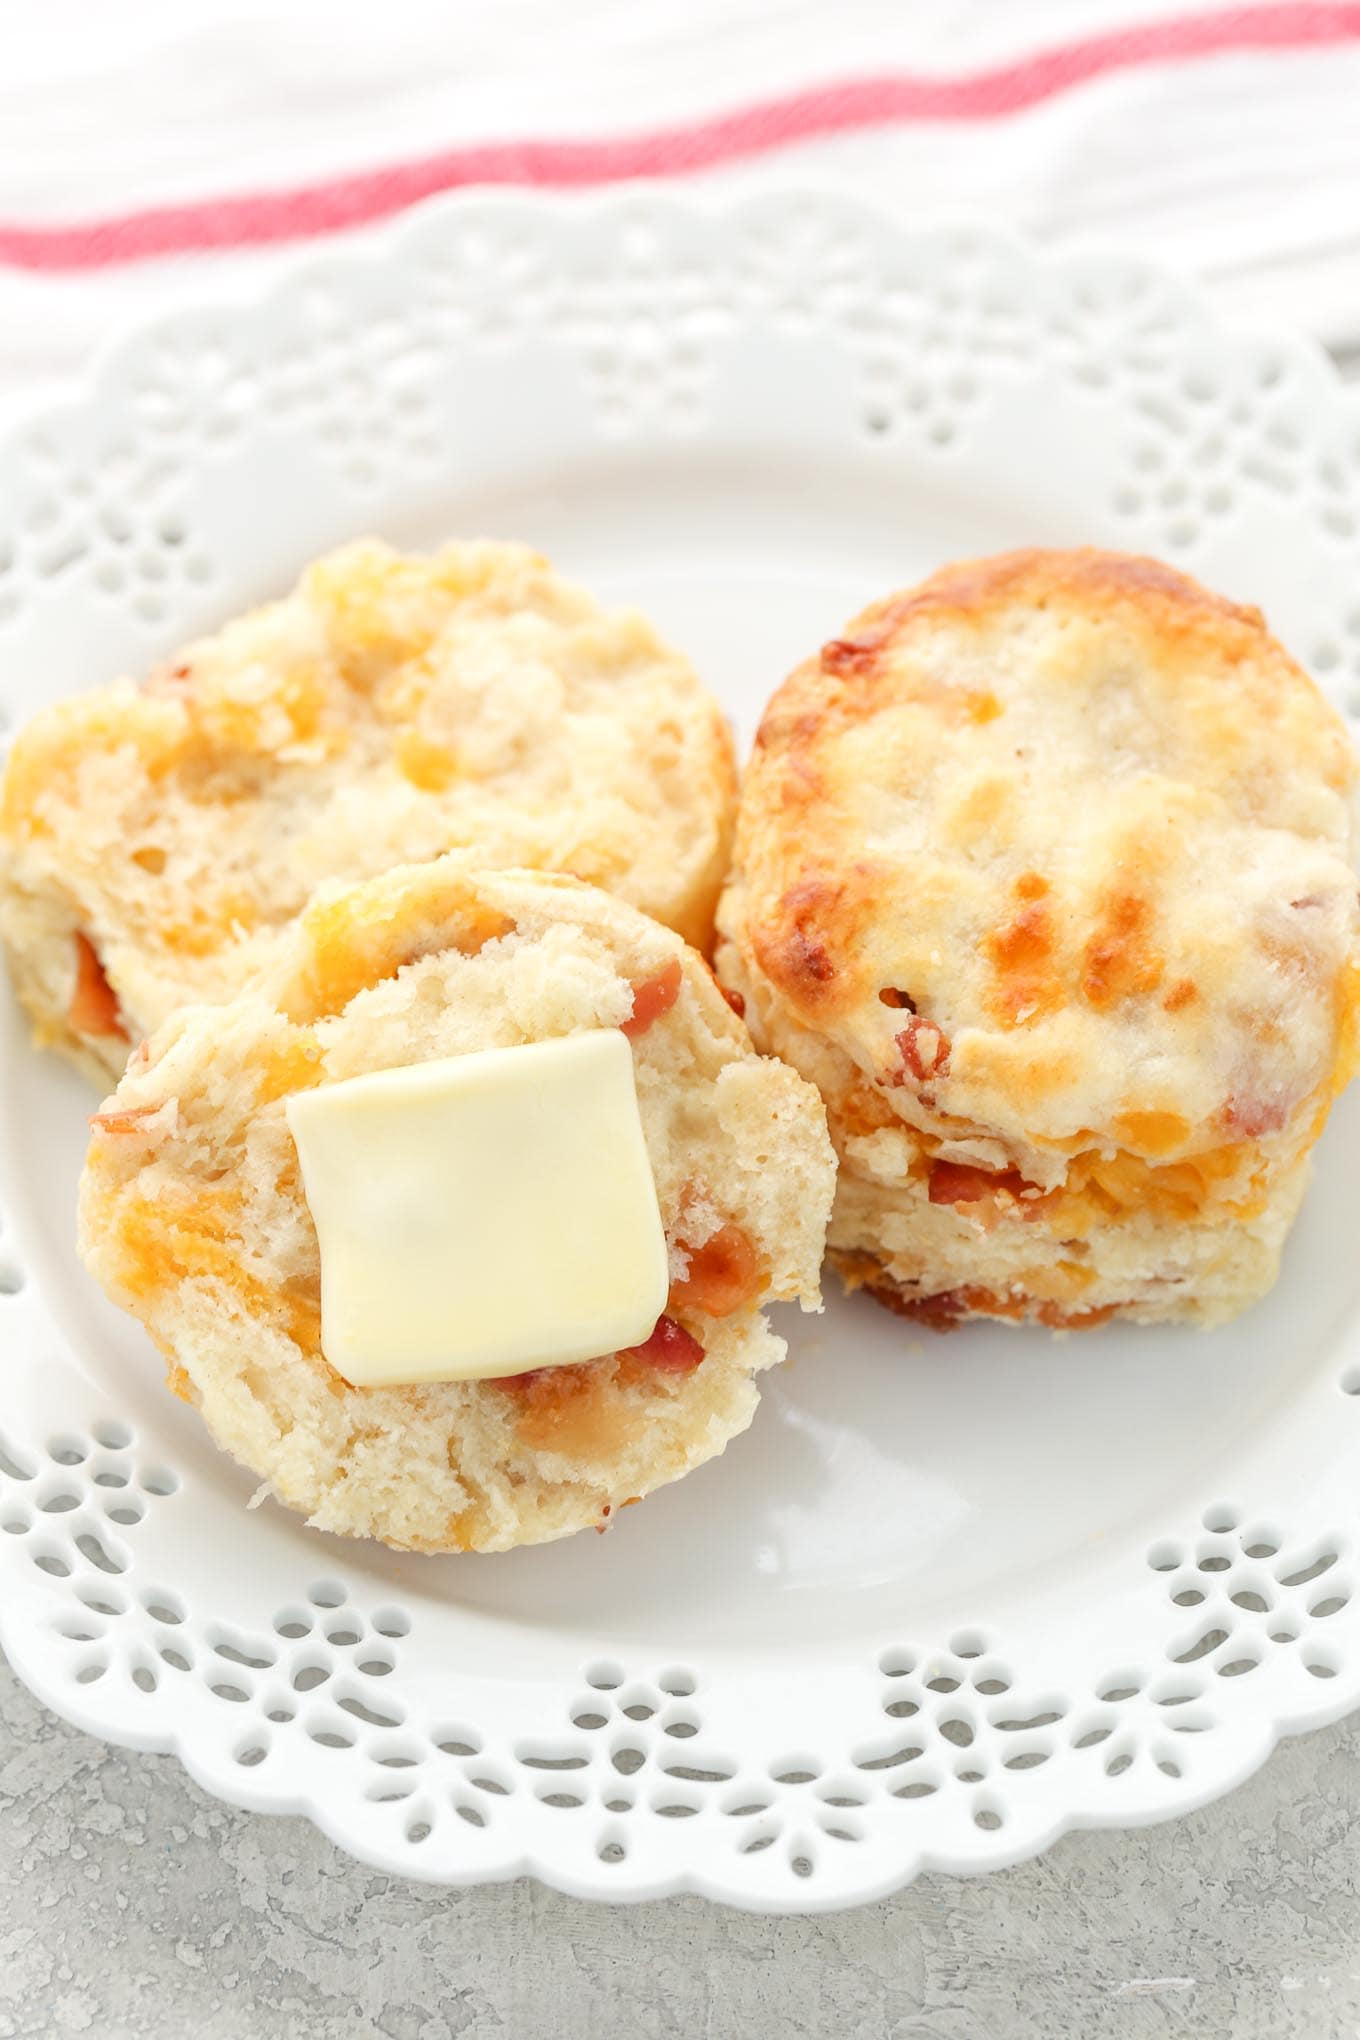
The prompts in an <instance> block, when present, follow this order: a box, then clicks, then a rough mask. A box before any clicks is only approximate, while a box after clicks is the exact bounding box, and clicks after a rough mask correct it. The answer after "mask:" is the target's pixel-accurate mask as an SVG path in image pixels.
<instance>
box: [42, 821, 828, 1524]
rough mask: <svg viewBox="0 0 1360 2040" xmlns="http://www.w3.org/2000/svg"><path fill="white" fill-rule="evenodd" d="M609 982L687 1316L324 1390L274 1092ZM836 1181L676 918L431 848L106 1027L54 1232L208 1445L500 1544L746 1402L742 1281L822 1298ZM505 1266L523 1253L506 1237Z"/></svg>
mask: <svg viewBox="0 0 1360 2040" xmlns="http://www.w3.org/2000/svg"><path fill="white" fill-rule="evenodd" d="M658 984H660V985H661V986H662V987H663V988H664V990H663V993H662V995H661V996H660V997H657V996H652V997H650V998H647V997H645V996H644V997H642V998H639V997H638V988H639V987H655V986H656V985H658ZM635 1006H636V1010H637V1013H638V1014H639V1015H641V1014H642V1013H643V1012H644V1011H646V1012H651V1013H652V1014H653V1015H654V1017H652V1018H651V1019H650V1021H649V1023H648V1024H647V1025H645V1026H644V1027H641V1028H638V1027H637V1026H636V1025H635V1026H634V1029H633V1031H632V1032H631V1033H630V1040H631V1045H632V1048H633V1054H634V1067H635V1072H636V1079H637V1089H638V1098H639V1105H640V1108H641V1114H642V1122H643V1129H644V1133H645V1137H646V1142H647V1149H648V1154H649V1156H650V1159H651V1163H652V1167H653V1171H654V1174H655V1178H656V1185H657V1192H658V1198H659V1202H660V1206H661V1212H662V1217H663V1221H664V1223H665V1227H666V1234H667V1241H668V1246H669V1249H670V1256H671V1270H672V1277H673V1286H672V1291H671V1302H670V1303H669V1305H668V1307H667V1312H668V1316H669V1317H670V1318H671V1319H672V1320H673V1322H674V1324H675V1325H677V1326H678V1327H680V1329H681V1331H682V1332H683V1333H685V1334H688V1338H680V1337H678V1336H670V1338H669V1344H668V1345H666V1346H665V1349H664V1350H663V1351H662V1352H661V1353H660V1355H659V1358H657V1357H655V1356H650V1357H649V1354H648V1350H647V1348H645V1347H644V1348H641V1349H638V1351H637V1352H636V1353H635V1354H632V1355H628V1354H624V1355H615V1354H609V1355H602V1356H601V1357H600V1359H598V1360H595V1361H590V1362H587V1363H585V1364H584V1365H581V1366H574V1367H566V1368H546V1369H541V1370H539V1371H538V1372H537V1373H536V1374H534V1375H532V1376H524V1377H520V1378H519V1379H518V1380H517V1381H513V1382H509V1383H497V1382H462V1383H454V1384H449V1385H440V1386H433V1387H421V1388H392V1389H355V1388H351V1387H350V1386H349V1385H348V1384H347V1383H346V1382H345V1381H343V1380H342V1379H341V1378H340V1376H339V1375H337V1374H336V1373H335V1372H334V1371H333V1370H332V1369H331V1368H330V1367H329V1366H328V1365H327V1363H326V1361H325V1359H324V1357H323V1354H322V1350H321V1326H320V1309H319V1296H320V1267H319V1260H318V1252H317V1242H316V1234H315V1231H314V1228H313V1225H312V1221H311V1217H310V1213H309V1211H308V1208H307V1204H306V1201H305V1198H304V1195H303V1191H302V1187H301V1182H300V1178H299V1170H298V1162H297V1153H296V1149H295V1147H294V1144H293V1140H292V1137H291V1135H290V1133H289V1130H288V1126H287V1122H286V1118H285V1110H284V1106H285V1100H286V1099H287V1098H288V1097H289V1096H290V1095H292V1094H293V1093H296V1092H297V1091H299V1090H302V1089H306V1088H311V1087H313V1086H315V1085H318V1084H325V1083H331V1082H335V1081H337V1080H339V1079H341V1078H345V1077H352V1076H357V1075H361V1074H363V1073H365V1072H367V1071H372V1070H381V1069H392V1068H396V1067H399V1066H402V1065H406V1064H410V1063H415V1062H421V1061H427V1060H430V1059H433V1058H438V1057H447V1056H457V1055H466V1054H470V1053H472V1052H474V1051H476V1050H480V1049H487V1048H503V1047H512V1046H514V1045H516V1044H518V1043H522V1042H531V1041H544V1040H549V1039H552V1038H556V1037H558V1036H562V1035H566V1034H571V1033H573V1032H576V1031H577V1030H579V1029H583V1028H595V1027H616V1026H623V1025H624V1023H625V1022H628V1021H629V1020H630V1018H632V1017H633V1016H634V1013H635ZM834 1178H835V1160H834V1156H833V1153H832V1149H831V1145H830V1141H829V1139H828V1137H827V1133H826V1126H825V1115H824V1113H823V1109H822V1105H821V1101H820V1099H819V1098H818V1097H817V1094H816V1092H815V1091H814V1090H813V1089H812V1087H811V1086H810V1085H808V1084H807V1083H805V1082H804V1081H803V1079H802V1078H800V1077H799V1076H798V1075H796V1073H795V1072H794V1071H793V1070H791V1069H789V1068H788V1067H787V1066H786V1065H785V1064H783V1063H780V1062H777V1061H774V1060H771V1059H765V1058H762V1057H760V1056H758V1055H757V1054H756V1053H755V1051H754V1050H753V1048H752V1046H751V1043H750V1039H749V1036H748V1035H747V1033H746V1030H745V1028H744V1027H743V1026H742V1024H741V1023H740V1021H738V1020H737V1019H736V1017H735V1015H734V1014H733V1013H732V1011H731V1010H730V1008H729V1006H728V1004H727V1003H726V1001H725V1000H724V998H723V997H722V995H721V993H720V991H719V990H718V988H717V985H716V983H715V981H714V979H713V976H712V973H711V972H710V971H709V969H708V966H707V965H706V964H705V963H704V961H703V959H702V958H701V957H700V956H698V955H697V954H696V953H695V952H694V951H693V950H692V949H689V948H687V947H686V946H685V945H684V943H682V942H681V940H680V939H679V937H678V936H676V935H675V934H673V933H672V932H670V931H669V930H668V929H665V928H662V927H661V926H660V925H659V924H657V923H655V922H653V921H650V920H648V919H646V918H645V917H644V916H643V915H641V914H639V913H637V912H636V911H635V910H634V909H632V908H630V907H628V906H626V905H624V904H623V903H621V902H620V901H618V900H615V899H613V898H611V897H609V896H607V895H606V894H604V893H603V892H601V891H599V890H598V889H596V888H593V887H588V886H584V885H581V884H579V883H578V882H576V881H574V880H572V879H570V878H566V877H558V876H554V875H552V874H547V873H534V872H516V873H499V874H496V875H487V874H483V873H480V872H478V871H477V870H476V868H475V867H474V866H473V865H472V864H471V862H470V860H469V859H468V858H467V856H466V855H464V854H458V853H455V854H454V855H451V856H448V857H444V858H441V859H437V860H435V861H434V862H432V863H430V864H427V865H423V866H419V867H408V868H404V869H399V870H396V871H394V872H391V873H389V874H387V875H385V876H383V877H381V878H379V879H376V880H373V881H371V882H369V883H368V884H366V885H363V886H361V887H358V888H355V889H351V890H347V891H346V890H339V889H335V888H331V889H328V890H326V891H323V893H322V894H321V895H320V896H319V897H318V898H317V900H316V901H315V902H314V903H313V905H312V906H311V907H310V908H309V909H308V911H307V913H306V915H305V916H304V917H303V918H302V920H301V921H300V922H299V923H297V924H296V925H295V927H294V928H293V930H292V931H291V932H290V933H289V935H288V936H287V937H286V939H285V941H284V943H283V944H282V947H281V953H280V955H279V957H278V959H277V962H276V966H275V968H274V969H273V971H272V973H270V974H267V975H266V976H265V977H263V978H261V979H259V980H258V981H257V982H256V984H255V985H254V986H252V987H251V988H250V989H249V990H248V991H247V992H245V993H244V994H243V995H242V996H241V997H239V998H238V999H235V1000H233V1001H230V1002H228V1003H226V1004H223V1005H220V1006H216V1007H205V1006H198V1007H184V1008H181V1009H180V1011H179V1012H178V1013H177V1014H176V1015H174V1016H173V1017H172V1018H171V1020H170V1021H169V1022H168V1023H167V1025H166V1026H165V1027H164V1028H163V1029H161V1031H160V1032H159V1033H158V1034H157V1035H155V1036H154V1037H153V1038H152V1040H151V1041H150V1042H149V1043H146V1044H144V1045H143V1046H142V1047H141V1048H139V1049H138V1050H137V1051H136V1052H135V1053H134V1055H133V1057H132V1059H131V1063H130V1066H129V1068H128V1071H127V1073H126V1075H125V1076H124V1078H123V1080H122V1082H121V1083H120V1084H119V1086H118V1089H117V1091H116V1093H115V1094H114V1096H113V1097H112V1098H111V1099H110V1100H109V1101H108V1102H107V1104H106V1105H105V1106H104V1108H103V1109H102V1111H101V1112H100V1114H99V1115H97V1116H96V1119H95V1121H94V1124H93V1134H92V1139H91V1144H90V1150H89V1156H88V1159H87V1163H86V1168H85V1172H84V1176H83V1178H82V1184H81V1200H80V1211H81V1246H82V1252H83V1255H84V1257H85V1260H86V1262H87V1264H88V1265H89V1267H90V1268H91V1269H92V1270H93V1272H94V1274H95V1275H96V1276H97V1277H98V1279H99V1280H100V1282H101V1283H102V1284H103V1285H104V1287H105V1289H106V1290H107V1291H108V1292H109V1294H110V1295H111V1296H112V1297H113V1298H114V1299H115V1300H116V1301H118V1302H119V1303H121V1304H122V1305H124V1306H125V1307H126V1308H127V1309H128V1310H130V1311H131V1312H133V1313H134V1315H136V1316H137V1317H138V1318H140V1319H141V1321H142V1322H143V1323H144V1324H145V1325H146V1327H147V1329H148V1330H149V1331H150V1333H151V1336H152V1337H153V1339H154V1340H155V1342H156V1344H157V1345H158V1346H159V1347H160V1349H161V1351H162V1352H163V1353H164V1355H165V1356H166V1359H167V1361H168V1363H169V1379H170V1385H171V1387H172V1388H173V1389H174V1390H175V1391H176V1393H178V1394H179V1395H181V1396H182V1397H183V1398H184V1399H185V1400H186V1401H187V1402H189V1403H191V1404H193V1405H194V1406H195V1407H196V1408H197V1409H198V1410H199V1411H200V1412H201V1414H202V1416H203V1418H204V1420H205V1422H206V1423H207V1425H208V1428H209V1429H210V1431H211V1432H212V1434H213V1436H214V1438H215V1439H216V1440H217V1442H218V1444H219V1445H221V1446H222V1447H224V1448H225V1450H227V1451H228V1452H230V1453H232V1454H233V1455H234V1456H235V1457H236V1458H237V1459H238V1460H240V1461H241V1462H242V1463H243V1464H244V1465H245V1466H247V1467H249V1468H251V1469H253V1470H254V1471H255V1472H256V1473H257V1474H258V1475H259V1476H260V1477H261V1479H263V1480H266V1481H268V1483H269V1484H270V1487H271V1489H272V1491H273V1493H274V1494H275V1495H276V1496H277V1497H278V1499H279V1500H280V1501H282V1502H284V1503H286V1504H287V1505H288V1506H289V1507H290V1508H293V1509H296V1510H299V1511H301V1512H302V1513H303V1514H304V1515H305V1516H306V1517H307V1518H308V1520H309V1522H310V1523H311V1524H313V1525H314V1526H315V1527H316V1528H319V1529H323V1530H330V1531H335V1532H337V1533H339V1534H341V1535H346V1536H356V1537H377V1538H380V1539H382V1540H383V1541H384V1542H386V1543H388V1544H391V1545H394V1546H397V1547H398V1548H401V1549H407V1550H416V1551H465V1550H479V1551H500V1550H505V1549H507V1548H509V1547H510V1546H513V1545H519V1544H532V1543H538V1542H542V1541H544V1540H546V1539H549V1538H555V1537H562V1536H565V1535H567V1534H569V1533H570V1532H572V1531H575V1530H579V1529H582V1528H584V1527H586V1526H596V1527H604V1526H606V1525H607V1524H608V1523H609V1522H610V1521H611V1520H612V1518H613V1516H614V1515H616V1514H617V1512H618V1510H619V1509H621V1508H623V1507H624V1506H626V1505H627V1504H628V1503H630V1502H632V1501H635V1500H637V1499H638V1498H640V1497H641V1496H644V1495H646V1494H647V1493H648V1492H649V1491H650V1490H651V1489H652V1488H655V1487H658V1486H660V1485H662V1484H663V1483H665V1482H668V1481H672V1480H675V1479H678V1478H679V1476H680V1475H682V1474H684V1473H686V1472H688V1471H689V1470H690V1468H692V1467H695V1466H698V1465H701V1464H702V1463H703V1462H704V1461H705V1460H707V1459H711V1458H713V1457H714V1456H715V1455H716V1454H718V1453H720V1452H722V1450H723V1449H724V1447H725V1446H726V1445H727V1443H728V1442H729V1440H730V1439H732V1438H733V1437H735V1436H736V1435H737V1433H739V1432H740V1431H742V1430H744V1429H745V1427H746V1425H747V1424H748V1423H749V1422H750V1420H751V1417H752V1414H753V1412H754V1410H755V1406H756V1402H757V1386H756V1379H755V1377H756V1376H757V1375H758V1374H759V1373H760V1371H761V1370H762V1369H763V1368H766V1367H769V1366H771V1365H772V1364H773V1363H774V1362H776V1361H778V1360H779V1359H781V1358H782V1357H783V1354H784V1343H783V1341H782V1340H781V1339H780V1338H779V1337H778V1336H777V1335H776V1334H775V1333H774V1332H773V1331H772V1330H771V1329H770V1327H769V1325H768V1323H767V1321H766V1318H765V1315H764V1305H765V1304H766V1303H768V1302H771V1301H774V1300H776V1299H793V1300H796V1301H798V1302H800V1303H801V1304H802V1306H803V1307H804V1308H805V1309H815V1308H817V1307H818V1306H819V1304H820V1296H819V1292H818V1279H819V1269H820V1264H821V1260H822V1254H823V1246H824V1239H825V1231H826V1222H827V1217H828V1214H829V1212H830V1207H831V1201H832V1195H833V1189H834ZM524 1267H525V1279H526V1280H531V1279H532V1271H533V1241H532V1240H528V1239H526V1240H525V1242H524ZM693 1341H697V1344H698V1348H702V1356H703V1357H702V1359H701V1360H700V1361H699V1362H698V1364H697V1365H695V1364H692V1362H693V1356H694V1353H695V1351H696V1350H697V1348H696V1347H695V1346H694V1345H693V1344H692V1343H691V1342H693ZM677 1356H678V1359H679V1362H680V1363H681V1364H679V1365H678V1366H677V1364H676V1360H677Z"/></svg>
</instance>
